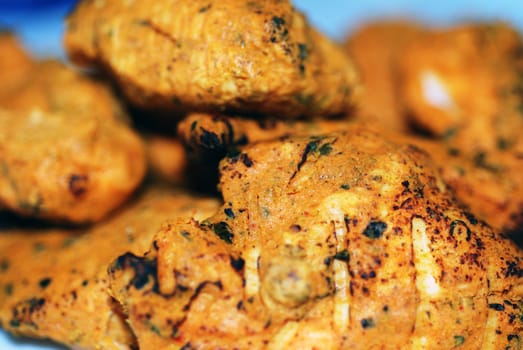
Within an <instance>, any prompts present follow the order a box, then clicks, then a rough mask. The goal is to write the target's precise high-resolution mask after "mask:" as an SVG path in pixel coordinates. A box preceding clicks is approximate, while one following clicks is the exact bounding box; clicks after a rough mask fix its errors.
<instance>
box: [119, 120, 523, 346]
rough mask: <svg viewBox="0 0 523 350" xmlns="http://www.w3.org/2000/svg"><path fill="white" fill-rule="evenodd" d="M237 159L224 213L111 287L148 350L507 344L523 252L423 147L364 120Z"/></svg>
mask: <svg viewBox="0 0 523 350" xmlns="http://www.w3.org/2000/svg"><path fill="white" fill-rule="evenodd" d="M240 157H243V159H248V160H249V161H248V162H245V161H239V159H240V158H238V157H229V158H226V159H224V160H223V161H222V163H221V167H220V169H221V182H220V187H221V190H222V193H223V198H224V206H223V207H222V209H221V210H220V211H218V213H217V214H216V215H214V216H212V217H211V218H209V219H207V220H204V221H195V220H178V221H172V222H170V223H169V224H167V225H164V226H163V228H162V229H161V230H160V231H159V232H158V233H157V235H156V236H155V239H154V243H153V244H152V247H151V248H150V250H149V252H148V253H146V254H145V255H143V256H140V255H136V254H125V255H122V256H120V257H119V258H118V259H116V260H115V262H113V264H112V266H111V268H110V270H109V275H110V281H111V282H110V284H111V290H112V293H113V294H114V296H115V297H116V298H117V299H118V300H119V301H120V302H121V303H122V306H123V310H124V312H125V313H126V314H127V315H128V317H129V325H130V326H131V328H132V329H133V332H134V334H135V335H136V336H137V339H138V344H139V346H140V349H142V350H148V349H180V348H182V349H216V348H220V349H375V348H380V349H400V348H407V347H413V348H423V349H450V348H453V347H456V346H461V347H462V348H463V349H479V348H482V349H502V348H505V347H506V346H511V345H514V344H516V343H517V342H518V341H520V340H521V339H520V337H521V334H522V332H523V324H522V323H521V322H518V320H519V319H520V318H521V317H522V315H523V313H522V312H523V303H522V297H523V288H522V286H523V252H522V251H521V250H519V249H518V248H517V247H516V246H515V245H514V244H513V243H512V242H511V241H510V240H508V239H506V238H503V237H498V236H497V235H495V234H494V232H493V231H492V230H491V229H490V228H489V227H488V226H487V225H485V224H484V223H483V222H481V221H479V220H477V219H476V218H475V217H474V216H473V215H472V214H470V213H467V212H464V211H463V210H462V209H461V208H460V207H459V206H457V205H456V203H455V202H454V201H453V199H452V196H451V193H449V192H448V191H447V189H446V188H445V185H444V184H443V182H442V180H441V179H440V178H439V176H438V175H437V173H436V171H435V170H434V169H433V166H432V164H431V163H430V162H429V158H428V157H427V154H425V153H424V152H423V151H421V150H420V149H419V148H417V147H415V146H413V145H408V144H401V143H394V142H390V141H386V140H384V139H383V138H382V136H380V134H379V133H377V132H373V131H369V130H367V129H364V128H361V127H360V126H357V125H355V126H351V127H349V128H347V130H346V131H344V132H338V133H331V134H325V135H323V136H314V137H287V138H283V139H282V140H278V141H272V142H260V143H258V144H255V145H250V146H247V147H245V148H243V149H242V150H241V156H240Z"/></svg>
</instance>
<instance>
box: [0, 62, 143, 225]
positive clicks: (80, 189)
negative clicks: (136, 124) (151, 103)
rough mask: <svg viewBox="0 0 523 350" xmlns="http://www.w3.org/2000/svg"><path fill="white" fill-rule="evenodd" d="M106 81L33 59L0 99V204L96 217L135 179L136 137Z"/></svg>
mask: <svg viewBox="0 0 523 350" xmlns="http://www.w3.org/2000/svg"><path fill="white" fill-rule="evenodd" d="M128 124H129V123H128V121H127V119H126V117H125V114H124V113H123V111H122V109H121V107H120V105H119V104H118V103H117V101H116V100H115V97H114V96H113V95H112V94H111V93H110V91H109V89H108V87H107V86H105V85H104V84H102V83H99V82H96V81H94V80H92V79H89V78H88V77H86V76H83V75H81V74H79V73H77V72H74V71H72V70H71V69H69V68H67V67H66V66H64V65H63V64H61V63H57V62H53V61H47V62H42V63H39V64H38V66H37V67H36V68H35V69H34V70H33V72H32V74H31V78H30V79H29V80H28V81H27V82H26V83H25V84H23V86H21V87H19V88H18V89H16V90H15V91H13V92H12V93H11V96H9V97H8V98H6V99H5V100H2V99H1V98H0V203H1V204H2V205H3V206H5V207H7V208H9V209H10V210H13V211H15V212H17V213H20V214H22V215H26V216H33V217H39V218H46V219H51V220H58V221H69V222H72V223H82V222H94V221H98V220H100V219H101V218H102V217H103V216H105V215H106V214H107V213H108V212H110V211H111V210H114V209H115V208H116V207H118V206H119V205H120V204H121V203H122V202H123V201H124V200H125V199H126V198H127V197H128V196H129V195H130V194H131V193H132V192H133V191H134V190H135V188H136V187H137V186H138V185H139V184H140V182H141V180H142V178H143V176H144V173H145V170H146V157H145V150H144V147H143V142H142V140H141V138H140V137H139V136H138V135H137V134H136V133H135V132H134V131H133V130H131V129H130V127H129V125H128Z"/></svg>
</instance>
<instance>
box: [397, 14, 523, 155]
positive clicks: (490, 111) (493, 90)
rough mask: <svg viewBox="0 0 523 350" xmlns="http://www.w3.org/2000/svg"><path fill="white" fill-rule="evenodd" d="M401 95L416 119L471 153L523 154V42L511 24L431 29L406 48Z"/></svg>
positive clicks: (403, 57) (436, 134)
mask: <svg viewBox="0 0 523 350" xmlns="http://www.w3.org/2000/svg"><path fill="white" fill-rule="evenodd" d="M400 62H401V70H402V77H403V78H404V82H403V84H402V89H403V91H402V94H403V97H404V100H405V103H406V104H407V107H408V109H409V110H410V112H411V114H412V116H413V118H414V121H415V122H416V123H418V124H419V125H420V126H421V127H422V128H423V129H426V130H427V131H428V132H429V133H430V134H432V135H434V136H436V137H438V138H443V139H445V140H446V142H448V143H450V144H452V146H453V147H455V148H458V149H460V150H462V151H464V152H467V153H468V154H471V153H475V152H489V151H493V150H494V151H495V150H498V149H499V148H511V149H515V150H517V151H518V152H523V142H522V141H521V138H520V137H519V134H520V133H521V130H522V128H523V118H522V115H523V108H522V107H523V95H522V86H523V81H522V78H521V77H522V76H523V41H522V40H521V38H520V37H519V35H518V33H517V32H516V31H515V30H514V29H512V28H510V27H509V26H508V25H505V24H501V23H497V24H470V25H465V26H461V27H456V28H451V29H448V30H439V31H433V32H427V33H426V34H425V35H420V36H419V37H418V38H417V40H414V41H412V42H411V44H410V45H409V46H408V47H407V48H406V49H405V50H404V51H403V56H402V59H401V60H400Z"/></svg>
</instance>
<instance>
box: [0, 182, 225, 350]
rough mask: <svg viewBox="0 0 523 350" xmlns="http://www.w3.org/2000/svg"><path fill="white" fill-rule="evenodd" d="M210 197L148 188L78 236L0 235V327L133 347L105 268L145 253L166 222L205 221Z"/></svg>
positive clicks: (82, 344) (80, 345)
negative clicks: (181, 219)
mask: <svg viewBox="0 0 523 350" xmlns="http://www.w3.org/2000/svg"><path fill="white" fill-rule="evenodd" d="M218 206H219V203H218V201H217V200H215V199H211V198H200V197H195V196H193V195H190V194H188V193H186V192H183V191H179V190H169V189H167V188H162V187H152V188H148V189H147V190H146V192H145V193H142V194H141V195H140V197H138V198H135V200H134V201H133V202H132V203H130V204H129V205H128V206H126V207H125V208H123V209H122V210H120V211H119V212H118V213H115V215H114V216H112V217H110V218H109V219H108V220H106V221H104V222H102V223H100V224H98V225H97V226H94V227H92V228H88V229H86V230H85V231H83V232H78V231H66V230H56V229H47V230H36V229H23V230H22V229H19V230H16V229H10V230H6V231H3V232H0V288H1V289H0V291H1V293H2V297H1V298H0V324H1V325H2V327H3V328H4V329H5V330H7V331H8V332H11V333H13V334H16V335H23V336H30V337H38V338H49V339H52V340H54V341H57V342H60V343H63V344H66V345H68V346H71V347H73V348H75V349H104V350H113V349H114V350H122V349H135V347H133V344H134V343H135V340H134V337H133V335H132V333H131V332H130V330H129V329H128V326H127V324H126V323H125V319H124V317H123V316H122V314H121V310H120V307H119V305H118V304H117V303H115V302H114V300H112V299H111V297H110V296H109V295H108V293H107V289H108V287H109V285H108V279H107V267H108V266H109V263H111V261H112V260H113V259H115V258H116V257H117V256H118V255H120V254H124V253H125V252H133V253H135V254H142V253H143V252H144V251H146V250H147V248H148V246H149V245H150V243H151V241H152V238H153V236H154V233H155V232H156V230H157V229H158V228H159V227H160V225H161V223H162V222H163V221H164V220H166V219H168V218H171V219H172V218H176V217H181V216H183V217H185V216H188V217H189V216H191V217H192V216H194V217H197V218H200V219H203V218H205V217H207V216H209V215H211V214H213V213H214V212H215V211H216V210H217V208H218Z"/></svg>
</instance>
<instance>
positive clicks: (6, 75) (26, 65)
mask: <svg viewBox="0 0 523 350" xmlns="http://www.w3.org/2000/svg"><path fill="white" fill-rule="evenodd" d="M0 52H2V55H1V56H0V98H2V96H3V95H5V94H8V93H9V92H11V91H12V90H13V89H16V87H18V86H19V85H20V84H22V83H23V82H24V81H25V80H26V79H27V78H28V77H29V74H30V72H31V70H32V69H33V67H34V62H33V60H32V59H31V57H30V56H29V55H28V54H27V52H26V51H25V50H24V49H23V47H22V46H21V45H20V43H19V42H18V39H17V38H16V36H15V35H14V34H13V33H11V32H9V31H2V29H1V28H0Z"/></svg>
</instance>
